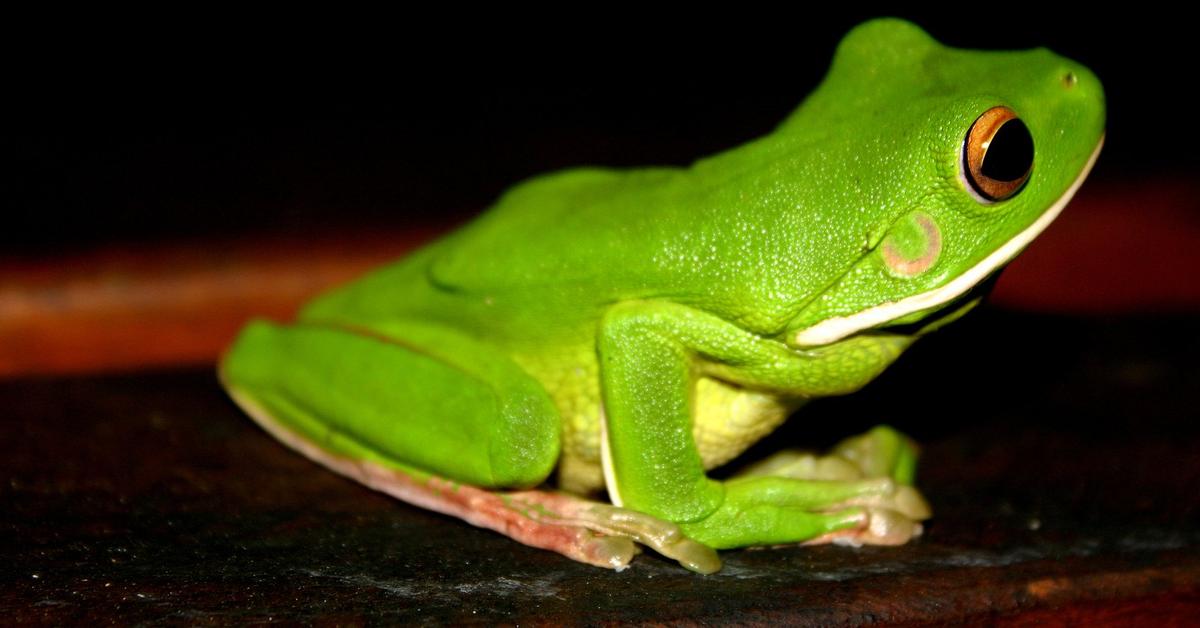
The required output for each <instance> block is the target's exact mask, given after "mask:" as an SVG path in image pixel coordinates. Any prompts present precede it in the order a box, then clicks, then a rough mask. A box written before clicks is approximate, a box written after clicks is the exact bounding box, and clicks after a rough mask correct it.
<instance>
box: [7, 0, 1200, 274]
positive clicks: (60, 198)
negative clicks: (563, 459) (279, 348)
mask: <svg viewBox="0 0 1200 628" xmlns="http://www.w3.org/2000/svg"><path fill="white" fill-rule="evenodd" d="M988 8H990V9H991V12H986V11H980V12H969V11H968V12H964V11H962V10H961V9H956V10H944V11H942V10H939V11H929V12H926V13H924V14H922V13H908V14H904V13H903V12H902V16H904V17H908V18H910V19H912V20H914V21H915V22H917V23H918V24H920V25H922V26H923V27H924V28H926V29H927V30H929V31H930V32H931V33H932V34H933V35H934V37H935V38H937V39H939V40H941V41H943V42H945V43H949V44H953V45H959V46H967V47H979V48H1001V49H1005V48H1007V49H1013V48H1023V47H1032V46H1038V45H1045V46H1048V47H1050V48H1051V49H1053V50H1055V51H1057V52H1059V53H1061V54H1063V55H1066V56H1068V57H1071V58H1074V59H1076V60H1078V61H1081V62H1082V63H1084V64H1085V65H1087V66H1089V67H1090V68H1092V69H1093V70H1094V71H1095V72H1096V73H1097V74H1098V75H1099V76H1100V78H1101V80H1102V81H1103V82H1104V84H1105V87H1106V90H1107V95H1108V102H1109V132H1108V143H1107V146H1106V149H1105V154H1104V155H1103V156H1102V158H1101V160H1100V162H1099V165H1098V167H1097V169H1096V171H1095V173H1094V175H1093V176H1094V177H1095V178H1109V179H1111V178H1136V177H1142V176H1146V175H1157V174H1166V175H1169V176H1185V177H1192V176H1194V174H1195V172H1196V165H1197V161H1196V157H1195V149H1194V148H1193V142H1192V140H1193V138H1194V137H1195V134H1196V132H1195V125H1194V123H1193V122H1192V118H1191V116H1192V115H1193V114H1192V111H1193V110H1194V104H1193V102H1192V98H1191V89H1192V86H1193V84H1194V83H1195V78H1194V61H1195V55H1194V54H1193V53H1192V52H1191V50H1190V49H1191V45H1192V43H1193V42H1192V38H1194V37H1195V35H1193V34H1191V33H1190V32H1189V31H1188V24H1189V23H1190V22H1191V20H1190V19H1185V18H1183V17H1181V16H1178V15H1170V14H1161V15H1155V14H1151V13H1150V12H1145V13H1143V14H1141V15H1137V16H1130V15H1124V14H1117V13H1114V12H1102V11H1098V10H1096V9H1086V10H1083V11H1080V14H1078V15H1065V14H1064V15H1056V14H1041V13H1040V11H1041V7H1038V6H1035V5H1027V4H1021V5H1002V4H989V5H988ZM472 11H473V10H472ZM472 11H468V10H467V9H465V8H464V9H463V11H462V13H463V15H459V16H456V17H457V18H458V19H457V20H455V21H446V22H435V21H433V20H432V19H431V18H426V17H419V16H416V15H410V16H390V17H386V18H384V17H383V16H369V15H362V16H357V17H356V18H355V19H354V20H353V21H351V20H345V21H343V20H341V19H339V20H332V19H330V20H324V16H319V15H317V16H312V15H310V16H307V17H308V18H309V19H313V18H316V20H315V22H316V23H307V24H301V23H298V22H291V21H288V20H290V19H291V18H289V17H286V16H271V17H272V18H278V19H264V20H263V21H262V22H258V21H255V22H252V23H248V22H247V21H246V20H244V19H243V17H244V16H237V15H207V16H194V17H193V18H184V17H179V16H176V17H175V18H173V19H166V18H163V17H162V16H159V17H160V18H161V19H159V20H158V22H157V23H153V24H152V25H148V26H146V27H144V28H133V27H131V26H130V27H127V30H128V31H129V32H121V31H113V30H108V29H106V28H105V29H102V28H98V27H97V28H89V27H88V25H86V24H81V25H78V26H76V27H75V29H77V30H59V31H54V32H50V33H46V36H45V37H37V38H36V41H32V42H30V45H29V46H28V47H26V48H24V49H23V50H22V51H21V54H19V55H16V56H14V57H13V63H12V69H13V70H14V72H13V73H12V74H11V75H10V76H9V77H8V81H7V82H8V86H9V88H10V89H8V90H6V91H7V92H8V96H7V98H6V100H9V101H10V103H11V104H15V105H16V107H15V109H16V113H15V114H12V115H11V116H10V117H9V118H8V122H7V124H5V125H4V126H5V127H6V131H5V135H6V136H7V137H6V138H5V139H4V141H3V145H4V146H5V148H6V149H7V150H8V151H10V160H9V161H10V164H13V166H14V170H10V171H9V174H10V175H15V176H14V179H13V180H12V181H11V186H10V187H9V191H10V200H9V203H8V210H7V211H6V212H5V214H6V216H5V219H6V228H5V229H3V230H2V231H0V247H2V248H3V250H4V251H5V252H6V253H7V254H9V255H18V256H25V255H43V254H50V253H58V252H63V251H70V250H75V249H80V248H86V247H87V246H89V245H92V244H96V243H101V242H108V243H112V242H122V243H123V242H130V243H137V242H143V241H148V240H150V241H154V240H163V239H168V240H169V239H173V238H179V237H195V236H199V237H207V236H213V235H215V236H221V235H226V234H230V233H242V234H250V235H253V234H255V233H265V232H281V231H282V232H292V233H299V234H304V233H310V232H316V231H323V230H326V229H328V228H331V227H333V228H336V227H342V226H346V225H379V226H381V227H397V226H401V227H402V226H404V225H408V224H414V223H430V222H433V223H446V222H447V221H455V220H459V219H463V218H464V217H467V216H470V215H472V214H473V213H475V212H477V211H478V210H479V209H481V208H482V207H484V206H486V205H487V204H488V203H489V202H490V201H491V200H492V199H493V198H494V197H495V196H496V195H497V194H498V193H499V192H500V191H502V190H503V189H504V188H506V187H507V186H509V185H511V184H512V183H514V182H516V181H518V180H520V179H522V178H525V177H528V176H531V175H534V174H537V173H539V172H544V171H547V170H550V169H555V168H561V167H566V166H571V165H579V164H602V165H614V166H635V165H643V164H685V163H687V162H689V161H691V160H693V159H695V158H697V157H699V156H702V155H705V154H709V153H712V152H716V151H719V150H722V149H724V148H727V147H730V146H733V145H736V144H738V143H740V142H743V141H746V140H748V139H750V138H753V137H755V136H757V135H760V134H762V133H765V132H767V131H769V130H770V129H771V128H772V127H773V125H774V124H776V123H777V122H778V121H779V120H781V119H782V118H783V117H784V116H785V115H786V114H787V113H788V112H789V111H790V110H791V109H792V108H794V107H795V106H796V105H797V104H798V103H799V102H800V101H801V100H802V99H803V97H804V95H805V94H806V93H807V92H808V91H810V90H811V89H812V88H813V87H814V86H815V85H816V83H817V82H818V81H819V80H820V78H821V76H822V75H823V73H824V72H825V69H826V67H827V65H828V62H829V59H830V57H831V55H832V52H833V49H834V47H835V45H836V43H837V41H838V40H839V39H840V37H841V36H842V35H843V34H844V33H845V32H846V31H847V30H848V29H849V28H850V27H852V26H853V25H854V24H856V23H858V22H859V21H861V20H863V19H865V18H868V17H871V16H872V15H876V14H880V13H881V12H879V11H870V10H853V11H844V12H842V13H838V14H833V15H825V16H815V15H812V14H809V13H806V12H805V11H806V9H805V8H804V7H803V6H802V5H796V6H793V7H790V8H787V9H786V11H785V10H784V9H778V10H773V11H779V12H768V11H767V10H765V9H763V10H758V11H756V10H754V9H745V10H741V11H732V12H729V11H726V12H722V13H719V14H718V13H712V14H688V15H654V16H651V15H648V14H643V13H639V12H636V11H631V10H625V9H620V8H617V7H604V10H603V11H602V10H601V7H592V8H591V11H592V13H591V14H587V15H577V16H568V15H555V14H550V13H541V14H538V15H537V16H531V17H529V18H527V19H528V20H529V21H527V22H526V24H528V26H527V27H526V28H524V29H514V28H513V27H511V26H509V25H504V24H502V22H503V21H502V20H499V19H494V21H493V18H492V17H491V16H485V15H479V14H476V13H474V12H472ZM586 11H587V9H586V8H581V13H585V12H586ZM797 12H799V15H797ZM509 17H510V18H512V17H515V18H516V19H514V20H512V21H518V22H519V21H520V16H509ZM618 21H619V22H621V23H620V24H617V23H615V22H618Z"/></svg>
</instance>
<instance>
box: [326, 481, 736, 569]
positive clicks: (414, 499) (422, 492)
mask: <svg viewBox="0 0 1200 628" xmlns="http://www.w3.org/2000/svg"><path fill="white" fill-rule="evenodd" d="M326 464H328V463H326ZM352 464H353V465H354V466H355V469H354V470H353V471H352V472H351V473H350V474H351V475H352V476H353V477H355V479H358V480H359V481H361V482H363V483H364V484H366V485H368V486H370V487H371V488H374V489H376V490H379V491H382V492H384V493H387V494H389V495H392V496H393V497H397V498H399V499H401V500H404V501H406V502H409V503H411V504H416V505H418V506H421V507H423V508H428V509H430V510H436V511H438V512H441V513H445V514H448V515H451V516H454V517H458V518H459V519H462V520H463V521H466V522H467V523H470V524H472V525H475V526H479V527H481V528H487V529H490V530H495V531H496V532H499V533H501V534H504V535H505V536H508V537H510V538H512V539H514V540H516V541H519V542H521V543H524V544H525V545H529V546H532V547H539V548H542V549H548V550H553V551H556V552H558V553H560V554H563V555H564V556H567V557H568V558H571V559H574V560H577V561H580V562H583V563H587V564H590V565H596V566H598V567H607V568H610V569H617V570H621V569H624V568H625V567H626V566H628V565H629V561H630V560H631V559H632V558H633V557H634V555H635V554H637V552H638V549H637V546H636V545H635V544H634V542H635V541H636V542H637V543H641V544H642V545H645V546H647V547H649V548H651V549H653V550H655V551H656V552H658V553H660V554H662V555H664V556H667V557H668V558H672V559H675V560H676V561H678V562H679V564H680V565H682V566H684V567H686V568H687V569H690V570H692V571H695V572H698V573H703V574H709V573H714V572H716V571H717V570H719V569H720V568H721V561H720V559H719V558H717V553H716V551H714V550H713V549H712V548H710V547H708V546H706V545H703V544H701V543H698V542H696V541H694V540H692V539H690V538H688V537H687V536H684V534H683V532H682V530H680V529H679V526H677V525H675V524H673V523H671V522H668V521H664V520H662V519H657V518H655V517H651V516H649V515H645V514H642V513H640V512H635V511H633V510H629V509H626V508H618V507H616V506H612V505H610V504H603V503H600V502H594V501H591V500H587V499H583V498H581V497H577V496H574V495H570V494H567V493H558V492H549V491H534V490H529V491H513V492H492V491H487V490H483V489H480V488H477V487H474V486H469V485H465V484H459V483H456V482H452V481H449V480H446V479H443V478H440V477H436V476H430V477H427V478H423V479H419V478H417V477H415V476H414V475H412V474H409V473H405V472H404V471H400V470H397V469H392V468H387V467H383V466H380V465H377V464H373V463H369V462H368V463H364V462H354V463H352Z"/></svg>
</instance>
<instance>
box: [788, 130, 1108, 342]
mask: <svg viewBox="0 0 1200 628" xmlns="http://www.w3.org/2000/svg"><path fill="white" fill-rule="evenodd" d="M1103 146H1104V136H1103V135H1101V136H1100V142H1099V143H1097V144H1096V148H1095V150H1093V151H1092V155H1091V157H1089V158H1088V162H1087V165H1085V166H1084V167H1083V170H1082V171H1081V172H1080V173H1079V176H1078V177H1076V178H1075V181H1074V182H1073V183H1072V184H1071V187H1070V188H1068V189H1067V191H1066V193H1064V194H1063V195H1062V197H1060V198H1059V199H1058V200H1057V201H1055V203H1054V204H1053V205H1051V206H1050V209H1048V210H1046V211H1045V213H1043V214H1042V215H1041V216H1039V217H1038V219H1037V220H1036V221H1034V223H1033V224H1032V225H1029V226H1028V227H1026V228H1025V230H1024V231H1022V232H1021V233H1018V234H1017V235H1016V237H1014V238H1013V239H1011V240H1009V241H1008V242H1005V243H1004V245H1003V246H1001V247H1000V248H998V249H996V250H995V251H992V254H991V255H988V256H987V257H986V258H984V259H983V261H981V262H979V263H978V264H976V265H975V266H973V267H971V268H970V269H969V270H967V272H965V273H963V274H961V275H959V276H958V277H955V278H954V279H953V280H951V281H950V283H948V284H946V285H944V286H942V287H940V288H936V289H934V290H930V291H929V292H923V293H921V294H916V295H913V296H911V297H908V298H906V299H901V300H899V301H893V302H891V303H883V304H881V305H876V306H875V307H872V308H868V309H866V310H863V311H861V312H859V313H857V314H852V315H850V316H839V317H834V318H830V319H827V320H824V321H821V322H820V323H817V324H816V325H813V326H812V327H808V328H806V329H801V330H800V331H798V332H796V334H795V336H794V337H793V339H792V344H794V345H795V346H799V347H813V346H820V345H825V344H829V343H831V342H836V341H838V340H841V339H842V338H845V337H846V336H849V335H850V334H853V333H855V332H859V331H862V330H864V329H868V328H871V327H874V326H876V325H879V324H882V323H886V322H888V321H891V320H896V319H897V318H900V317H901V316H907V315H908V314H912V313H913V312H917V311H920V310H924V309H928V308H932V307H936V306H938V305H942V304H944V303H948V302H950V301H953V300H954V299H956V298H958V297H960V296H962V295H963V294H965V293H966V292H967V291H968V290H970V289H971V288H972V287H974V286H975V285H976V284H978V283H979V282H980V281H983V279H984V278H985V277H987V276H988V275H989V274H991V272H992V271H994V270H996V269H997V268H999V267H1000V266H1001V265H1003V264H1004V263H1006V262H1008V261H1009V260H1011V259H1012V258H1014V257H1016V255H1017V253H1020V252H1021V249H1023V248H1025V246H1026V245H1028V244H1029V243H1030V242H1031V241H1032V240H1033V239H1034V238H1036V237H1037V236H1038V234H1039V233H1041V232H1042V231H1043V230H1044V229H1045V228H1046V227H1048V226H1049V225H1050V223H1051V222H1054V219H1055V218H1057V217H1058V214H1059V212H1061V211H1062V210H1063V208H1064V207H1066V206H1067V203H1069V202H1071V197H1073V196H1075V192H1076V191H1077V190H1078V189H1079V186H1081V185H1083V180H1084V179H1086V178H1087V175H1088V173H1089V172H1091V170H1092V166H1093V165H1095V163H1096V158H1097V157H1099V156H1100V149H1101V148H1102V147H1103Z"/></svg>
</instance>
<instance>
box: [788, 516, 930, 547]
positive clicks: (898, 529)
mask: <svg viewBox="0 0 1200 628" xmlns="http://www.w3.org/2000/svg"><path fill="white" fill-rule="evenodd" d="M865 513H866V515H865V517H864V518H863V519H864V521H863V524H862V525H860V526H858V527H855V528H849V529H846V530H838V531H835V532H830V533H829V534H825V535H822V536H819V537H816V538H814V539H812V540H810V541H808V542H806V543H805V545H820V544H824V543H833V544H834V545H845V546H849V547H861V546H863V545H904V544H905V543H907V542H909V541H911V540H912V539H913V538H915V537H918V536H920V535H921V533H922V532H923V527H922V526H921V524H920V523H919V522H917V521H914V520H913V519H911V518H909V517H907V516H905V515H904V514H901V513H899V512H896V511H895V510H890V509H887V508H867V509H865Z"/></svg>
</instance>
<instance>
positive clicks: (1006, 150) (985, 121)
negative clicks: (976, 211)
mask: <svg viewBox="0 0 1200 628" xmlns="http://www.w3.org/2000/svg"><path fill="white" fill-rule="evenodd" d="M962 159H963V178H965V179H966V180H967V183H968V184H969V185H970V186H971V189H972V190H973V191H974V192H975V193H976V194H978V195H979V196H981V197H983V199H984V200H985V201H989V202H996V201H1002V200H1004V199H1006V198H1010V197H1012V196H1013V195H1014V194H1016V193H1017V192H1019V191H1021V186H1023V185H1025V182H1026V181H1028V180H1029V172H1030V171H1031V170H1032V169H1033V136H1031V135H1030V134H1029V128H1028V127H1026V126H1025V123H1024V122H1021V119H1020V118H1018V117H1017V113H1016V112H1015V111H1013V110H1012V109H1009V108H1008V107H1003V106H1000V107H992V108H991V109H988V110H987V111H985V112H983V115H981V116H979V118H978V119H977V120H975V123H974V124H972V125H971V130H969V131H967V139H966V140H965V141H964V142H963V155H962Z"/></svg>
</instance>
